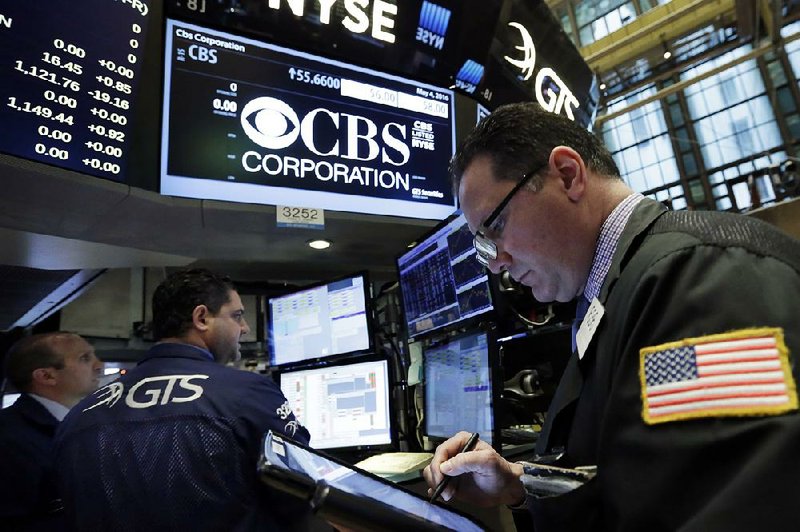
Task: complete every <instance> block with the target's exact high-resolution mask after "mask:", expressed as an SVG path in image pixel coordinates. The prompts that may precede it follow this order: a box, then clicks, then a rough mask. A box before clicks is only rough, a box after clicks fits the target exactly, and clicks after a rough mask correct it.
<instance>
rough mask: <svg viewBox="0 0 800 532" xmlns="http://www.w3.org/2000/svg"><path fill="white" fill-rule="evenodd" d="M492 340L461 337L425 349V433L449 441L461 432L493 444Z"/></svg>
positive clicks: (477, 335)
mask: <svg viewBox="0 0 800 532" xmlns="http://www.w3.org/2000/svg"><path fill="white" fill-rule="evenodd" d="M489 353H490V346H489V338H488V335H487V333H485V332H482V331H480V332H474V333H469V334H466V335H462V336H458V337H455V338H452V339H448V341H446V342H444V343H441V344H438V345H435V346H431V347H427V348H425V349H424V350H423V357H424V366H425V434H426V435H427V436H432V437H435V438H449V437H450V436H452V435H453V434H455V433H457V432H458V431H461V430H466V431H468V432H478V433H480V435H481V439H482V440H484V441H486V442H487V443H492V442H493V430H494V411H493V402H492V401H493V398H492V371H491V368H490V365H489Z"/></svg>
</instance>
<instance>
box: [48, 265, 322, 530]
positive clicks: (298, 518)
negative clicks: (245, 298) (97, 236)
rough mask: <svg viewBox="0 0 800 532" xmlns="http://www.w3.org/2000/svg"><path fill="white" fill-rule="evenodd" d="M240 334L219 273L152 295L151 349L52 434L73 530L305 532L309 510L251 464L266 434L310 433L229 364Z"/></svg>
mask: <svg viewBox="0 0 800 532" xmlns="http://www.w3.org/2000/svg"><path fill="white" fill-rule="evenodd" d="M248 331H249V327H248V324H247V320H246V319H245V317H244V306H243V304H242V300H241V298H240V297H239V294H238V293H237V292H236V290H235V289H234V287H233V285H232V283H231V281H230V279H229V278H227V277H224V276H221V275H218V274H216V273H213V272H210V271H208V270H203V269H192V270H184V271H178V272H175V273H173V274H171V275H170V276H168V277H167V278H166V279H165V280H164V281H163V282H162V283H161V284H160V285H159V286H158V287H157V288H156V291H155V293H154V294H153V334H154V336H155V338H156V339H157V342H158V343H156V344H155V345H154V346H153V347H151V348H150V350H149V351H148V352H147V354H146V355H145V356H144V357H143V359H142V360H141V361H140V362H139V364H138V365H137V367H136V368H134V369H132V370H130V371H128V372H127V373H126V374H125V375H123V376H122V377H121V378H120V379H118V380H116V381H114V382H112V383H111V384H109V385H108V386H105V387H103V388H101V389H100V390H98V391H97V392H96V393H95V394H93V395H92V396H90V397H87V398H86V399H85V400H84V401H83V402H81V403H79V404H78V405H77V406H76V407H75V409H74V410H73V412H72V413H71V414H70V415H68V416H67V417H66V419H65V420H64V422H63V424H62V426H61V427H60V428H59V431H58V433H57V435H56V443H55V452H56V460H57V469H58V474H59V485H60V486H62V493H63V494H64V507H65V511H66V514H67V516H68V518H69V520H70V521H71V523H72V525H73V526H74V528H75V530H78V531H84V530H85V531H99V530H165V531H166V530H176V531H177V530H295V529H305V526H306V524H307V521H308V519H309V511H308V510H307V505H306V504H304V503H303V502H302V501H300V500H299V499H295V498H292V497H289V496H288V495H283V494H280V493H278V492H276V491H274V490H271V489H268V488H267V487H266V486H264V485H262V484H261V483H260V481H259V479H258V477H257V473H256V468H257V465H258V458H259V455H260V449H261V441H262V438H263V436H264V434H265V433H266V431H267V430H272V431H274V432H277V433H279V434H284V435H286V436H289V437H292V438H294V439H297V440H299V441H301V442H303V443H308V440H309V435H308V431H306V429H305V428H303V427H302V426H300V425H299V424H298V422H297V419H296V418H295V417H294V414H293V413H292V411H291V409H290V408H289V405H288V402H287V400H286V398H285V397H284V395H283V393H282V392H281V390H280V388H278V387H277V386H276V385H275V383H274V382H273V381H272V379H270V378H269V377H266V376H264V375H258V374H255V373H251V372H247V371H241V370H238V369H234V368H230V367H225V364H227V363H228V362H231V361H234V360H237V359H238V358H239V356H240V354H239V341H240V339H241V337H242V335H244V334H246V333H247V332H248Z"/></svg>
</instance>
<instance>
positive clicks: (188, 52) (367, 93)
mask: <svg viewBox="0 0 800 532" xmlns="http://www.w3.org/2000/svg"><path fill="white" fill-rule="evenodd" d="M165 48H166V52H165V53H166V61H165V69H166V71H165V90H164V113H163V130H162V135H163V137H162V165H161V192H162V193H163V194H168V195H176V196H185V197H192V198H207V199H220V200H228V201H239V202H247V203H264V204H271V205H290V206H296V207H316V208H324V209H331V210H340V211H350V212H359V213H368V214H381V215H394V216H404V217H411V218H427V219H443V218H445V217H446V216H447V215H449V214H451V213H452V212H453V210H454V209H455V198H454V197H453V194H452V191H451V190H450V186H449V182H448V176H447V165H448V162H449V159H450V157H451V156H452V154H453V146H454V129H455V128H454V126H453V123H454V120H453V115H454V112H453V111H454V95H453V92H452V91H449V90H447V89H442V88H438V87H434V86H431V85H426V84H423V83H418V82H414V81H410V80H406V79H403V78H399V77H396V76H391V75H387V74H383V73H378V72H375V71H371V70H367V69H364V68H359V67H355V66H352V65H347V64H345V63H341V62H337V61H333V60H327V59H322V58H319V57H315V56H312V55H309V54H305V53H301V52H297V51H293V50H289V49H286V48H281V47H277V46H273V45H269V44H266V43H263V42H258V41H254V40H252V39H247V38H243V37H238V36H234V35H231V34H228V33H223V32H218V31H213V30H209V29H204V28H201V27H198V26H195V25H191V24H185V23H181V22H177V21H173V20H168V21H167V33H166V45H165Z"/></svg>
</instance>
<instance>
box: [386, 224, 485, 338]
mask: <svg viewBox="0 0 800 532" xmlns="http://www.w3.org/2000/svg"><path fill="white" fill-rule="evenodd" d="M397 269H398V272H399V278H400V291H401V292H402V294H403V310H404V313H405V318H406V326H407V329H408V336H409V338H414V337H416V336H419V335H421V334H423V333H427V332H430V331H434V330H436V329H441V328H442V327H447V326H449V325H452V324H455V323H458V322H461V321H463V320H467V319H469V318H473V317H475V316H480V315H482V314H485V313H487V312H489V311H491V310H493V309H494V306H493V304H492V296H491V291H490V289H489V277H488V275H487V273H486V270H485V269H484V267H483V266H481V264H480V263H479V262H478V260H477V259H476V258H475V250H474V248H473V246H472V233H470V231H469V227H467V221H466V219H465V218H464V215H463V214H460V213H458V214H456V215H453V216H451V217H449V218H448V219H447V220H445V221H444V222H442V223H441V224H439V225H438V226H437V227H435V228H434V229H433V231H432V232H431V233H429V234H428V235H427V236H425V237H424V238H422V239H421V240H420V241H419V243H418V244H417V245H416V246H415V247H414V248H413V249H411V250H409V251H407V252H406V253H404V254H403V255H401V256H400V257H398V259H397Z"/></svg>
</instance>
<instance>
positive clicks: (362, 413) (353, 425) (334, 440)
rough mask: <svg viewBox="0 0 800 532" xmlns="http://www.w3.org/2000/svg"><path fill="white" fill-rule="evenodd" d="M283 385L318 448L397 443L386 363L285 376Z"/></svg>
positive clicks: (298, 371) (355, 364) (356, 365)
mask: <svg viewBox="0 0 800 532" xmlns="http://www.w3.org/2000/svg"><path fill="white" fill-rule="evenodd" d="M280 383H281V390H282V391H283V394H284V395H285V396H286V398H287V399H288V400H289V406H290V407H291V408H292V412H294V415H295V416H297V419H298V420H299V421H300V423H301V424H302V425H303V426H304V427H306V428H307V429H308V432H309V433H310V434H311V444H312V445H313V446H314V448H316V449H331V448H346V447H364V446H381V445H389V444H391V443H392V426H391V415H390V412H391V410H390V404H389V367H388V363H387V361H386V360H376V361H371V362H357V363H351V364H336V365H326V366H325V367H318V368H313V369H302V370H296V371H286V372H282V373H281V374H280Z"/></svg>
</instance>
